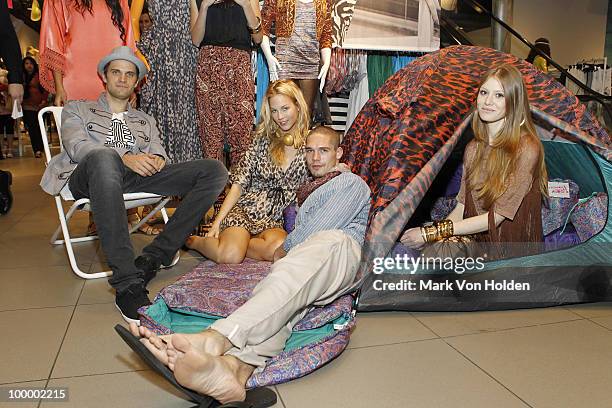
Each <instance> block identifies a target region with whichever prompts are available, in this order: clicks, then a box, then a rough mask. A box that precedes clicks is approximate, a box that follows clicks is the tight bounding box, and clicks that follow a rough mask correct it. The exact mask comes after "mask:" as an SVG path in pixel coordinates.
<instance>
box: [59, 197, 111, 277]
mask: <svg viewBox="0 0 612 408" xmlns="http://www.w3.org/2000/svg"><path fill="white" fill-rule="evenodd" d="M55 205H56V206H57V213H58V216H59V220H60V228H61V230H62V233H63V236H64V239H63V242H64V245H65V246H66V252H67V253H68V260H69V261H70V267H71V268H72V271H73V272H74V273H75V274H76V275H77V276H79V277H81V278H83V279H96V278H106V277H108V276H110V275H112V272H111V271H105V272H96V273H87V272H83V271H82V270H81V268H79V265H78V264H77V261H76V257H75V255H74V249H73V248H72V243H73V242H75V240H74V239H72V238H70V231H68V223H67V219H66V216H65V215H64V208H63V207H62V200H61V199H60V198H59V197H57V196H56V197H55ZM54 235H55V234H54ZM88 238H89V237H88ZM77 239H78V238H77Z"/></svg>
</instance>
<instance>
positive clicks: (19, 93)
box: [8, 84, 23, 105]
mask: <svg viewBox="0 0 612 408" xmlns="http://www.w3.org/2000/svg"><path fill="white" fill-rule="evenodd" d="M8 93H9V95H11V98H13V100H14V101H18V102H19V105H21V102H23V85H22V84H9V86H8Z"/></svg>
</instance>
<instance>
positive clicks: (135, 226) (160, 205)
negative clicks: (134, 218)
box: [130, 197, 170, 234]
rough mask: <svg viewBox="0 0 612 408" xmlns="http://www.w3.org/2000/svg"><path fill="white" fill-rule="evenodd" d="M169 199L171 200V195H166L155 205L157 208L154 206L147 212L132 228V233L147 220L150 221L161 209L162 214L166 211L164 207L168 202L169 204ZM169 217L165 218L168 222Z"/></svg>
mask: <svg viewBox="0 0 612 408" xmlns="http://www.w3.org/2000/svg"><path fill="white" fill-rule="evenodd" d="M168 201H170V197H166V198H164V199H163V200H161V201H160V202H159V204H157V206H155V208H153V209H152V210H151V212H150V213H149V214H147V215H146V216H145V217H143V218H142V219H141V220H140V222H139V223H138V224H136V225H134V226H133V227H132V228H130V234H131V233H133V232H136V231H138V229H139V228H140V227H142V226H143V225H144V224H145V223H146V222H147V221H149V220H150V219H151V218H152V217H153V216H154V215H155V214H157V213H158V212H159V211H162V214H163V213H164V212H165V208H164V207H165V206H166V204H168ZM167 218H168V217H167V216H166V218H164V220H166V222H168V221H167Z"/></svg>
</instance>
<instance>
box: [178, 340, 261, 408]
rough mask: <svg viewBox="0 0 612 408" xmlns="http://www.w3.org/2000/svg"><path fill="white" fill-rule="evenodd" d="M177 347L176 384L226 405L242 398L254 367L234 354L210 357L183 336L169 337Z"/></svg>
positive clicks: (244, 396)
mask: <svg viewBox="0 0 612 408" xmlns="http://www.w3.org/2000/svg"><path fill="white" fill-rule="evenodd" d="M172 343H173V345H174V348H175V349H176V351H177V353H176V362H175V363H174V376H175V377H176V380H177V381H178V383H179V384H181V385H182V386H184V387H187V388H189V389H192V390H194V391H197V392H199V393H200V394H204V395H209V396H211V397H213V398H214V399H216V400H218V401H220V402H221V403H223V404H225V403H228V402H231V401H244V399H245V398H246V391H245V385H246V382H247V380H248V378H249V376H250V375H251V373H252V372H253V370H254V367H253V366H250V365H248V364H245V363H243V362H242V361H240V360H238V359H237V358H236V357H234V356H211V355H210V354H207V353H202V352H200V351H199V350H197V349H196V348H195V347H193V346H192V344H191V343H190V342H189V341H188V340H187V338H185V337H182V336H174V337H173V339H172Z"/></svg>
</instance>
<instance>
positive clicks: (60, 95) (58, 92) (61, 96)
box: [53, 86, 68, 106]
mask: <svg viewBox="0 0 612 408" xmlns="http://www.w3.org/2000/svg"><path fill="white" fill-rule="evenodd" d="M67 100H68V95H67V94H66V90H65V89H64V87H63V86H62V87H59V88H56V89H55V99H54V100H53V104H54V105H55V106H64V104H65V103H66V101H67Z"/></svg>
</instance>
